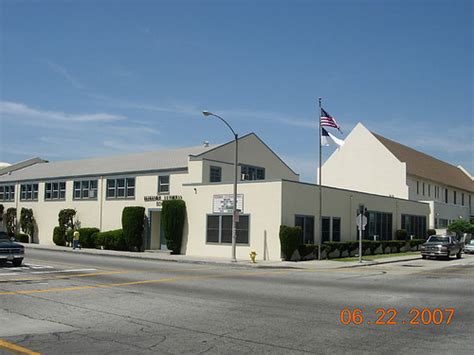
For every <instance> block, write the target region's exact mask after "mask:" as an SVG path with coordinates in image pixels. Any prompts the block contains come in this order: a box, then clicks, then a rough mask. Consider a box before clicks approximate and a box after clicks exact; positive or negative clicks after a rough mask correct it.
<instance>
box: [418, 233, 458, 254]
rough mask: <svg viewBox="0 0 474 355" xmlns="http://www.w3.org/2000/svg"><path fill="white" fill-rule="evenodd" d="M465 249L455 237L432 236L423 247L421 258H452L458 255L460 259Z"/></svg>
mask: <svg viewBox="0 0 474 355" xmlns="http://www.w3.org/2000/svg"><path fill="white" fill-rule="evenodd" d="M462 249H463V243H461V242H459V241H458V240H457V239H456V238H455V237H453V236H449V235H432V236H431V237H429V238H428V240H427V241H426V243H424V244H422V245H421V257H422V258H423V259H426V257H427V256H433V257H436V256H444V257H448V258H449V257H450V256H451V255H456V258H458V259H460V258H461V254H462Z"/></svg>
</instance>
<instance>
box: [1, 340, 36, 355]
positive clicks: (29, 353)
mask: <svg viewBox="0 0 474 355" xmlns="http://www.w3.org/2000/svg"><path fill="white" fill-rule="evenodd" d="M0 349H6V350H10V351H13V352H15V353H17V354H27V355H39V354H41V353H38V352H36V351H33V350H30V349H27V348H24V347H23V346H20V345H16V344H13V343H9V342H8V341H5V340H2V339H0Z"/></svg>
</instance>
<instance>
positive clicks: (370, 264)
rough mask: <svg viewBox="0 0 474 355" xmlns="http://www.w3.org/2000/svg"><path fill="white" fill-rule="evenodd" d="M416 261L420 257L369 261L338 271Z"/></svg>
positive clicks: (343, 267) (344, 267)
mask: <svg viewBox="0 0 474 355" xmlns="http://www.w3.org/2000/svg"><path fill="white" fill-rule="evenodd" d="M418 259H421V256H416V257H412V258H406V259H398V260H389V261H380V262H373V261H370V262H368V263H367V264H356V265H351V266H342V267H340V268H338V269H349V268H354V267H364V266H374V265H383V264H394V263H402V262H405V261H413V260H418Z"/></svg>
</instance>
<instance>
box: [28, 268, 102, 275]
mask: <svg viewBox="0 0 474 355" xmlns="http://www.w3.org/2000/svg"><path fill="white" fill-rule="evenodd" d="M85 271H97V269H70V270H54V271H32V272H31V274H35V275H38V274H58V273H64V272H85Z"/></svg>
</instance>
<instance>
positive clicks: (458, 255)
mask: <svg viewBox="0 0 474 355" xmlns="http://www.w3.org/2000/svg"><path fill="white" fill-rule="evenodd" d="M461 256H462V255H461V250H460V251H459V253H457V254H456V258H457V259H461Z"/></svg>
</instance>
